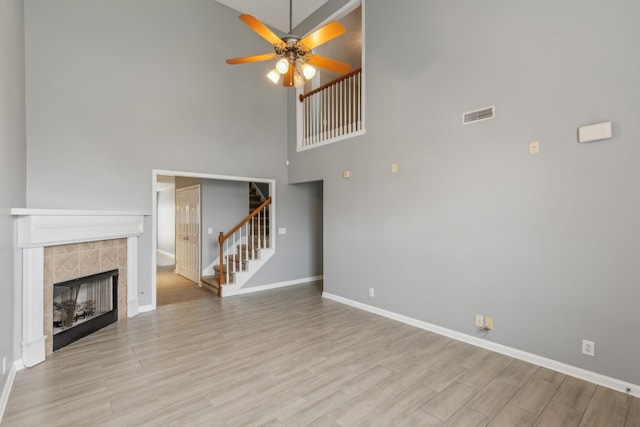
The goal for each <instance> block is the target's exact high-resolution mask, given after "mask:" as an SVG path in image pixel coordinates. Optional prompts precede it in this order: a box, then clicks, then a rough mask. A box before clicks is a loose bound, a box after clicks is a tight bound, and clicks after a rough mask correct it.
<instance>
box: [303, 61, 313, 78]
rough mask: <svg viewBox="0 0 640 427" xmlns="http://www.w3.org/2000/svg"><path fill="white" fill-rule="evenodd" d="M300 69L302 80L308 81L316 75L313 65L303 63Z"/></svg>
mask: <svg viewBox="0 0 640 427" xmlns="http://www.w3.org/2000/svg"><path fill="white" fill-rule="evenodd" d="M300 68H302V74H303V75H304V78H305V79H307V80H310V79H312V78H313V76H315V75H316V68H315V67H314V66H313V65H309V64H307V63H306V62H304V63H303V64H302V65H301V66H300Z"/></svg>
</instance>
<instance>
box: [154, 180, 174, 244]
mask: <svg viewBox="0 0 640 427" xmlns="http://www.w3.org/2000/svg"><path fill="white" fill-rule="evenodd" d="M157 204H158V216H157V221H158V234H157V238H158V245H157V246H158V249H159V250H161V251H164V252H168V253H170V254H173V255H175V253H176V190H175V187H172V188H171V189H167V190H163V191H158V199H157Z"/></svg>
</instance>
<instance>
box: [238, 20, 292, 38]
mask: <svg viewBox="0 0 640 427" xmlns="http://www.w3.org/2000/svg"><path fill="white" fill-rule="evenodd" d="M240 20H241V21H242V22H244V23H245V24H247V26H248V27H249V28H251V29H252V30H253V31H255V32H256V33H258V35H260V37H262V38H263V39H265V40H266V41H268V42H269V43H271V44H272V45H279V44H284V42H283V41H282V39H281V38H280V37H278V36H277V35H276V34H275V33H274V32H273V31H271V30H270V29H269V27H267V26H266V25H264V24H263V23H262V22H260V21H259V20H258V18H256V17H255V16H253V15H240Z"/></svg>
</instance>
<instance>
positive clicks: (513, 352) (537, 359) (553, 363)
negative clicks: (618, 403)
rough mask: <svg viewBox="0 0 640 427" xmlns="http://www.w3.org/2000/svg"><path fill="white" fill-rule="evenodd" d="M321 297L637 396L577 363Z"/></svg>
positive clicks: (632, 387)
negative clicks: (560, 360)
mask: <svg viewBox="0 0 640 427" xmlns="http://www.w3.org/2000/svg"><path fill="white" fill-rule="evenodd" d="M322 297H323V298H327V299H330V300H332V301H336V302H339V303H341V304H346V305H349V306H351V307H355V308H358V309H360V310H364V311H368V312H370V313H374V314H377V315H379V316H383V317H387V318H389V319H393V320H397V321H398V322H402V323H406V324H407V325H411V326H415V327H417V328H420V329H424V330H427V331H431V332H434V333H436V334H439V335H444V336H446V337H449V338H452V339H454V340H458V341H462V342H465V343H467V344H471V345H475V346H477V347H481V348H484V349H487V350H490V351H494V352H496V353H500V354H504V355H506V356H509V357H513V358H514V359H519V360H522V361H525V362H529V363H533V364H534V365H538V366H542V367H544V368H548V369H551V370H554V371H557V372H560V373H562V374H565V375H570V376H572V377H576V378H579V379H581V380H584V381H588V382H591V383H594V384H597V385H600V386H603V387H607V388H610V389H612V390H616V391H619V392H622V393H626V394H629V395H631V396H635V397H640V385H637V384H631V383H628V382H626V381H622V380H619V379H617V378H611V377H608V376H606V375H602V374H599V373H597V372H592V371H587V370H586V369H582V368H578V367H577V366H572V365H568V364H566V363H563V362H559V361H557V360H553V359H548V358H546V357H543V356H539V355H537V354H533V353H528V352H526V351H522V350H518V349H516V348H512V347H507V346H505V345H502V344H498V343H494V342H490V341H486V340H483V339H480V338H476V337H473V336H471V335H467V334H463V333H461V332H457V331H454V330H452V329H447V328H443V327H441V326H437V325H434V324H432V323H427V322H424V321H422V320H418V319H414V318H412V317H408V316H404V315H401V314H398V313H394V312H392V311H387V310H384V309H381V308H378V307H374V306H371V305H368V304H363V303H361V302H357V301H354V300H350V299H348V298H344V297H341V296H338V295H334V294H331V293H328V292H323V293H322Z"/></svg>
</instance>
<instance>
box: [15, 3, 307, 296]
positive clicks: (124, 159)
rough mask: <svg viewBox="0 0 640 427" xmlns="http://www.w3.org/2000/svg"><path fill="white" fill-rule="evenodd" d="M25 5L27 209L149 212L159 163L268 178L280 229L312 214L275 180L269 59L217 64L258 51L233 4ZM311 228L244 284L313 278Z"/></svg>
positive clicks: (146, 278) (280, 103)
mask: <svg viewBox="0 0 640 427" xmlns="http://www.w3.org/2000/svg"><path fill="white" fill-rule="evenodd" d="M25 8H26V10H25V14H26V24H25V25H26V45H27V58H26V76H27V105H28V108H27V123H28V126H27V137H28V141H29V144H28V152H27V159H28V162H27V171H28V172H27V181H28V186H27V187H28V188H27V203H28V206H29V207H33V208H63V209H125V210H145V211H148V212H150V211H151V209H152V206H151V205H152V182H151V181H152V170H153V169H161V170H172V171H181V172H190V173H208V174H220V175H232V176H246V177H256V178H268V179H275V180H276V182H277V192H276V194H277V197H278V201H277V215H278V218H279V225H281V226H288V224H287V223H286V222H285V221H287V220H291V221H292V222H294V221H300V220H299V219H298V217H303V218H304V217H308V216H309V215H311V214H312V212H311V209H312V207H309V206H307V205H305V204H304V201H305V200H306V199H307V198H308V197H310V196H308V195H306V194H305V193H304V192H300V191H299V190H297V189H295V188H290V187H289V186H288V185H287V183H286V169H285V165H284V160H285V156H286V139H287V115H286V94H287V89H284V88H282V87H276V86H274V85H272V84H271V83H270V82H269V81H268V80H267V79H265V75H266V73H267V72H268V71H269V69H270V68H272V67H273V64H270V63H258V64H247V65H238V66H230V65H227V64H226V63H225V61H224V60H225V59H226V58H230V57H235V56H242V55H252V54H255V53H260V52H268V51H269V48H270V46H269V44H268V43H266V42H265V41H264V40H262V39H261V38H260V37H258V36H257V35H256V34H255V33H254V32H253V31H251V30H250V29H248V28H247V27H246V25H244V24H242V23H241V22H240V21H239V20H238V15H239V14H238V13H237V12H234V11H232V10H231V9H228V8H226V7H225V6H222V5H220V4H218V3H216V2H213V1H211V0H187V1H185V0H138V1H135V2H131V1H128V0H110V1H108V2H105V1H102V0H83V1H74V0H57V1H55V2H52V1H50V0H27V1H26V6H25ZM230 40H232V41H233V42H232V43H231V42H229V41H230ZM144 225H145V230H146V231H145V234H144V236H143V238H142V240H141V242H140V247H139V261H140V271H139V288H140V289H139V290H140V298H141V299H140V304H141V305H147V304H150V303H151V262H152V256H155V248H152V242H151V229H152V227H153V226H154V224H152V221H151V219H150V218H147V220H146V221H145V224H144ZM305 225H308V224H305ZM314 233H316V231H315V230H314V229H313V228H307V229H305V230H299V234H297V235H296V236H295V237H292V236H288V239H282V240H279V241H278V252H277V253H276V255H275V257H274V258H272V259H271V261H270V262H269V270H268V271H265V273H264V274H261V275H260V277H254V282H253V284H254V285H260V284H269V283H274V282H280V281H287V280H294V279H298V278H303V277H309V276H311V275H313V274H315V273H316V272H315V271H309V270H308V269H307V266H308V265H309V264H310V263H311V261H309V258H310V257H312V256H313V254H312V253H311V252H310V251H306V249H305V248H306V247H307V246H306V242H307V241H308V240H309V239H310V238H311V237H312V236H313V235H314ZM300 242H302V248H303V249H302V250H301V249H300V247H301V245H300V244H299V243H300Z"/></svg>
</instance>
